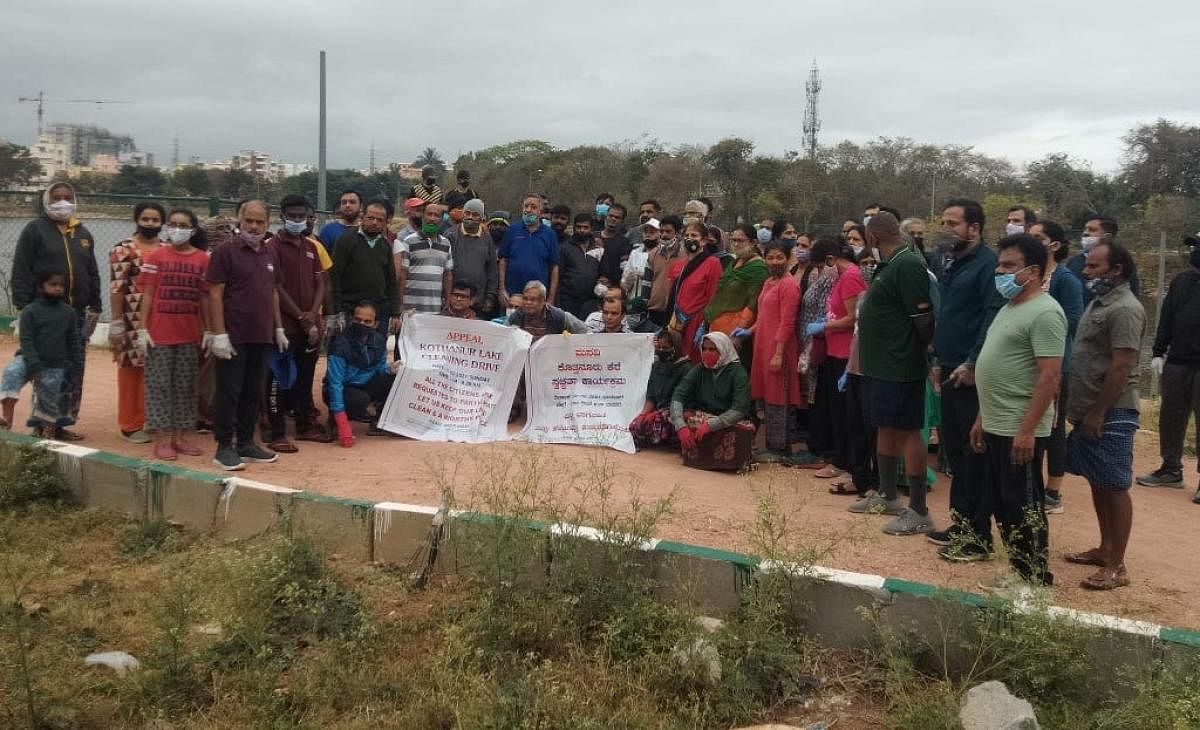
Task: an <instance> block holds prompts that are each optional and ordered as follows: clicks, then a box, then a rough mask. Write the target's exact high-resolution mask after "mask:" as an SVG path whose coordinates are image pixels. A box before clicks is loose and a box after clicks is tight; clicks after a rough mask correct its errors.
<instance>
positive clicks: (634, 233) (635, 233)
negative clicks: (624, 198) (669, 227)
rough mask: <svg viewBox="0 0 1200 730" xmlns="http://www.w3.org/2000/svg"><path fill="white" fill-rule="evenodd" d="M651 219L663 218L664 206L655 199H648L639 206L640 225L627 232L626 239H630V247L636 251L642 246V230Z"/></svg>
mask: <svg viewBox="0 0 1200 730" xmlns="http://www.w3.org/2000/svg"><path fill="white" fill-rule="evenodd" d="M651 218H653V219H654V220H658V219H660V218H662V205H660V204H659V202H658V201H657V200H655V199H654V198H647V199H645V200H643V201H642V202H641V204H639V205H638V224H637V225H636V226H633V227H631V228H629V229H628V230H626V231H625V235H626V237H627V238H629V245H630V246H631V247H632V248H633V250H634V251H636V250H638V248H639V247H640V246H641V245H642V230H643V227H644V226H645V225H646V221H648V220H650V219H651Z"/></svg>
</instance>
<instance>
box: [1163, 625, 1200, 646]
mask: <svg viewBox="0 0 1200 730" xmlns="http://www.w3.org/2000/svg"><path fill="white" fill-rule="evenodd" d="M1158 638H1159V639H1162V640H1163V641H1167V642H1170V643H1172V644H1183V645H1184V646H1194V647H1200V631H1191V630H1189V629H1168V628H1165V627H1164V628H1163V629H1162V631H1159V632H1158Z"/></svg>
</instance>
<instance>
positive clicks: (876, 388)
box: [849, 211, 933, 535]
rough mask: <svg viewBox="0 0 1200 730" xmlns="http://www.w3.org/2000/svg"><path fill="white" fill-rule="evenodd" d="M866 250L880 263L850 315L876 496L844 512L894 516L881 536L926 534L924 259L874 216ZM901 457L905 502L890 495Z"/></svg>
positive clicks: (896, 229)
mask: <svg viewBox="0 0 1200 730" xmlns="http://www.w3.org/2000/svg"><path fill="white" fill-rule="evenodd" d="M867 245H868V246H872V247H875V248H878V249H879V255H880V262H879V267H878V268H877V269H876V270H875V276H874V277H873V278H872V280H871V285H870V288H869V289H867V293H866V298H865V299H864V300H863V304H862V308H861V310H860V311H859V314H858V355H859V367H860V368H861V370H862V374H863V376H864V378H865V379H866V386H867V402H868V411H869V413H870V420H871V425H873V426H875V428H876V429H877V436H876V463H877V465H878V467H879V491H878V492H868V493H867V496H865V497H863V498H862V499H860V500H859V501H857V502H855V503H854V504H852V505H851V506H850V507H849V510H850V511H851V512H883V513H885V514H890V515H896V519H894V520H892V521H891V522H889V523H888V524H886V525H884V528H883V531H884V532H885V533H887V534H889V535H916V534H921V533H926V532H929V531H930V530H931V529H933V523H932V521H931V520H930V517H929V509H928V508H927V507H926V506H925V492H926V484H925V444H924V442H922V441H921V429H922V428H923V427H924V426H925V378H926V375H927V374H928V370H929V368H928V362H927V359H926V352H927V350H928V347H929V343H930V342H931V341H932V340H933V305H932V304H931V297H930V293H929V273H928V271H927V270H926V268H925V259H924V257H922V256H921V255H920V254H919V253H917V252H916V251H914V250H912V248H910V247H908V246H905V245H904V242H903V240H902V239H901V237H900V223H899V221H897V220H896V217H895V216H893V215H892V214H891V213H888V212H887V211H881V212H879V213H877V214H875V215H873V216H871V220H870V221H869V222H868V223H867ZM901 457H904V471H905V477H906V478H907V481H908V490H909V492H908V493H909V499H908V507H907V508H905V507H903V505H902V504H901V502H900V500H899V498H898V497H897V496H896V492H897V483H896V482H897V467H898V464H899V460H900V458H901Z"/></svg>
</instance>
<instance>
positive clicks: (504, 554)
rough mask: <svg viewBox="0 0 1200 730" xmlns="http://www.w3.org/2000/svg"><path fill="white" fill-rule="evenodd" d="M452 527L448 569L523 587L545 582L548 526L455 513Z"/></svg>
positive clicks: (533, 521) (533, 522)
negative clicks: (497, 578) (493, 578)
mask: <svg viewBox="0 0 1200 730" xmlns="http://www.w3.org/2000/svg"><path fill="white" fill-rule="evenodd" d="M449 524H450V530H449V532H448V537H449V540H450V541H449V545H447V546H445V547H448V548H449V550H448V552H447V554H446V559H447V561H448V562H447V567H449V566H453V570H454V571H456V572H478V573H480V574H481V575H484V576H489V577H494V576H497V575H500V576H503V577H502V578H501V580H505V581H512V582H520V583H522V584H523V585H532V586H537V585H542V584H543V583H544V582H545V580H546V570H547V568H548V556H547V547H548V544H547V530H548V526H547V525H546V524H545V523H544V522H539V521H537V520H529V519H524V518H516V517H512V518H505V517H497V516H495V515H489V514H485V513H482V512H463V511H460V510H453V511H451V513H450V521H449Z"/></svg>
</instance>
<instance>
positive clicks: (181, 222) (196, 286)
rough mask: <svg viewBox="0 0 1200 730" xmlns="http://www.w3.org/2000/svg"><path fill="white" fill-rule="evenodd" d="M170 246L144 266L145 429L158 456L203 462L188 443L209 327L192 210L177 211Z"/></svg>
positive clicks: (203, 257) (204, 264)
mask: <svg viewBox="0 0 1200 730" xmlns="http://www.w3.org/2000/svg"><path fill="white" fill-rule="evenodd" d="M164 230H165V232H166V239H167V243H168V244H169V245H167V246H163V247H161V248H159V249H158V250H156V251H154V252H153V253H151V254H150V255H149V256H147V257H146V258H145V259H144V260H143V262H142V273H141V275H140V276H139V277H138V286H140V287H141V289H142V304H141V314H142V316H141V321H142V327H143V329H140V330H138V349H140V350H142V351H144V352H145V353H146V427H147V429H149V430H150V431H152V432H153V433H154V456H155V457H156V458H159V459H163V460H166V461H173V460H174V459H176V458H177V457H178V455H179V454H184V455H185V456H199V455H200V454H201V451H200V448H199V447H198V446H196V445H195V444H192V443H191V442H189V441H188V440H187V438H186V434H187V432H188V431H190V430H192V429H193V428H194V427H195V426H196V405H197V398H196V381H197V375H198V372H199V367H200V345H201V342H202V339H203V333H204V331H205V330H206V329H207V322H208V296H207V292H208V284H207V283H206V282H205V280H204V274H205V272H206V271H208V258H209V257H208V253H207V252H206V251H202V250H200V249H199V248H197V247H196V246H195V243H196V242H197V241H199V240H203V237H204V234H203V231H201V230H200V225H199V222H198V221H197V220H196V216H195V214H194V213H192V211H190V210H173V211H171V212H170V213H169V214H168V215H167V225H166V228H165V229H164Z"/></svg>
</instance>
